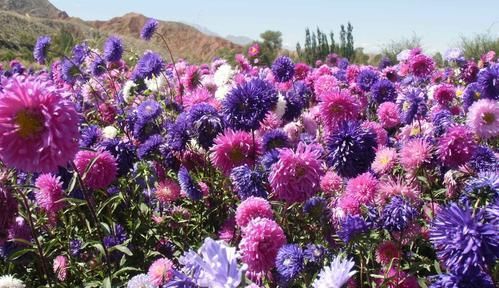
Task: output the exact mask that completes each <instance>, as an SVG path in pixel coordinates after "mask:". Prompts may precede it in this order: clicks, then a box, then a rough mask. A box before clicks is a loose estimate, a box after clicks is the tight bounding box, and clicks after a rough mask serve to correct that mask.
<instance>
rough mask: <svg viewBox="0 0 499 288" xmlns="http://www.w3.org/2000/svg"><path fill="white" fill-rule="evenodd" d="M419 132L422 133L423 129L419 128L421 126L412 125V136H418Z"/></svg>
mask: <svg viewBox="0 0 499 288" xmlns="http://www.w3.org/2000/svg"><path fill="white" fill-rule="evenodd" d="M419 133H421V129H419V127H417V126H416V127H412V129H411V136H416V135H418V134H419Z"/></svg>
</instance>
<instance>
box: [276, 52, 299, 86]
mask: <svg viewBox="0 0 499 288" xmlns="http://www.w3.org/2000/svg"><path fill="white" fill-rule="evenodd" d="M272 73H273V74H274V78H275V79H276V80H277V82H287V81H289V80H291V79H292V78H293V76H294V75H295V63H293V60H291V58H289V57H287V56H279V57H278V58H276V59H275V60H274V63H273V64H272Z"/></svg>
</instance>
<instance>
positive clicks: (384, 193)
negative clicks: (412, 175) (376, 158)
mask: <svg viewBox="0 0 499 288" xmlns="http://www.w3.org/2000/svg"><path fill="white" fill-rule="evenodd" d="M419 194H420V192H419V189H418V188H417V187H416V186H415V185H411V184H406V183H405V182H404V181H403V180H402V179H396V180H395V179H392V178H389V179H383V181H381V182H380V183H379V186H378V195H377V196H376V202H377V203H378V204H385V203H386V202H388V201H389V200H390V199H391V198H392V197H394V196H402V197H404V198H405V199H409V200H411V201H412V202H413V203H414V202H417V201H418V200H419Z"/></svg>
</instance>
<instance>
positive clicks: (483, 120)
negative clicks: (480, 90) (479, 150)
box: [466, 99, 499, 139]
mask: <svg viewBox="0 0 499 288" xmlns="http://www.w3.org/2000/svg"><path fill="white" fill-rule="evenodd" d="M466 123H467V124H468V126H470V127H471V129H472V130H473V131H474V132H475V134H476V135H478V136H479V137H480V138H482V139H489V138H492V137H496V136H499V102H498V101H497V100H492V99H480V100H478V101H476V102H475V103H473V105H471V107H470V108H469V110H468V115H467V117H466Z"/></svg>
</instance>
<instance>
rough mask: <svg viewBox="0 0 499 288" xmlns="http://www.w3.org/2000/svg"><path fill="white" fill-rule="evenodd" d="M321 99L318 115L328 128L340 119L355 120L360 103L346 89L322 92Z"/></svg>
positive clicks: (335, 124)
mask: <svg viewBox="0 0 499 288" xmlns="http://www.w3.org/2000/svg"><path fill="white" fill-rule="evenodd" d="M321 100H322V102H321V104H320V106H319V109H320V115H321V118H322V121H324V124H325V126H326V127H327V128H328V129H330V130H332V129H334V128H335V127H337V126H338V124H339V123H340V122H342V121H348V120H355V119H356V118H357V117H358V115H359V112H360V105H359V103H358V101H357V100H356V99H355V98H353V97H352V96H351V95H350V93H348V91H347V90H340V89H334V90H333V91H331V92H327V93H324V94H323V95H322V97H321Z"/></svg>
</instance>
